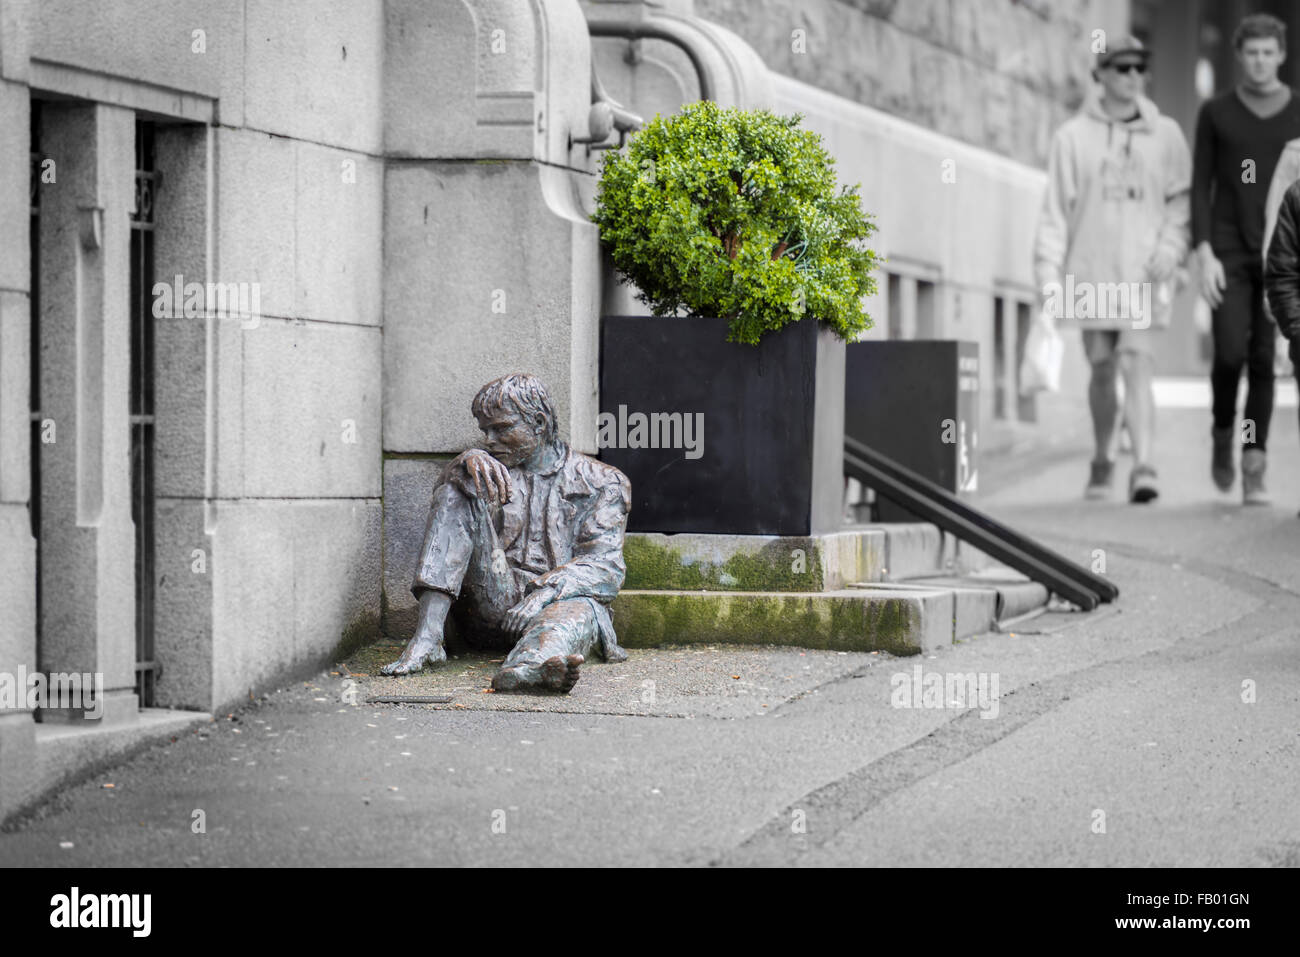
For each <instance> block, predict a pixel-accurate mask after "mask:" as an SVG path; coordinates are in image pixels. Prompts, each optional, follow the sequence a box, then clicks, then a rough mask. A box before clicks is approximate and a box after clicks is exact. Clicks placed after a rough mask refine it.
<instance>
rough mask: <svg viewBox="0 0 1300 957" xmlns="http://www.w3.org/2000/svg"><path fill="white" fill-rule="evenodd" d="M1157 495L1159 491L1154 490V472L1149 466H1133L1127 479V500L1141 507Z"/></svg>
mask: <svg viewBox="0 0 1300 957" xmlns="http://www.w3.org/2000/svg"><path fill="white" fill-rule="evenodd" d="M1159 495H1160V490H1159V489H1158V488H1156V470H1155V469H1153V468H1152V467H1151V466H1149V465H1138V466H1135V467H1134V469H1133V472H1132V473H1131V474H1130V475H1129V477H1128V500H1129V501H1130V502H1136V503H1137V504H1139V505H1142V504H1145V503H1146V502H1150V501H1152V500H1154V499H1155V498H1156V497H1158V496H1159Z"/></svg>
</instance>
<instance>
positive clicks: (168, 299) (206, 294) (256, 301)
mask: <svg viewBox="0 0 1300 957" xmlns="http://www.w3.org/2000/svg"><path fill="white" fill-rule="evenodd" d="M153 314H154V318H155V319H181V318H184V319H200V318H203V317H205V316H211V317H213V318H214V319H238V320H240V325H241V326H242V327H243V328H245V329H256V328H257V326H258V324H259V323H260V322H261V315H262V284H261V283H256V282H196V281H193V280H191V281H189V282H186V281H185V277H184V276H182V275H181V274H179V273H177V274H176V277H175V278H174V279H173V280H172V281H171V282H169V283H168V282H156V283H154V284H153Z"/></svg>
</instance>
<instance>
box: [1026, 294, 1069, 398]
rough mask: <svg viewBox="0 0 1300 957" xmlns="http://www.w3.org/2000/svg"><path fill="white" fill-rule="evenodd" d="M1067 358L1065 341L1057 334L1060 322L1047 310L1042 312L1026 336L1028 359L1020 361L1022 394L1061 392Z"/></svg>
mask: <svg viewBox="0 0 1300 957" xmlns="http://www.w3.org/2000/svg"><path fill="white" fill-rule="evenodd" d="M1064 359H1065V340H1064V339H1062V338H1061V333H1060V332H1059V331H1057V328H1056V320H1055V319H1053V318H1052V314H1051V313H1050V312H1048V311H1047V310H1046V309H1040V310H1039V312H1038V318H1037V319H1035V320H1034V323H1033V325H1031V326H1030V327H1029V335H1028V336H1026V337H1025V356H1024V358H1023V359H1022V360H1021V361H1020V394H1021V395H1023V396H1030V395H1033V394H1034V393H1036V392H1059V391H1060V389H1061V363H1062V362H1063V361H1064Z"/></svg>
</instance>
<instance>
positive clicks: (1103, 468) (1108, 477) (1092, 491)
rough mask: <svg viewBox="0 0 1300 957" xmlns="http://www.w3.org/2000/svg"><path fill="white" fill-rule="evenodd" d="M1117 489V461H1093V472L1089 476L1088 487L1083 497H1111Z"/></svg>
mask: <svg viewBox="0 0 1300 957" xmlns="http://www.w3.org/2000/svg"><path fill="white" fill-rule="evenodd" d="M1114 489H1115V463H1114V462H1093V463H1092V474H1091V475H1090V476H1089V477H1088V487H1087V488H1086V489H1084V492H1083V497H1084V498H1090V499H1094V500H1095V499H1102V498H1110V495H1111V492H1112V491H1114Z"/></svg>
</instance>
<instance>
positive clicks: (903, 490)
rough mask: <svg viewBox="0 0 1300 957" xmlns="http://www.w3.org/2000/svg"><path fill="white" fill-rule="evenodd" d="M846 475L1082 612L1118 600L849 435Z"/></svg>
mask: <svg viewBox="0 0 1300 957" xmlns="http://www.w3.org/2000/svg"><path fill="white" fill-rule="evenodd" d="M844 471H845V473H846V474H847V475H849V476H851V477H853V478H855V479H857V480H858V481H859V482H861V483H862V484H863V485H866V486H868V487H870V488H873V489H875V490H876V494H877V495H881V496H883V497H885V498H887V499H889V500H890V501H891V502H894V503H895V504H897V505H900V506H902V507H903V508H905V509H907V510H908V511H909V512H912V513H913V514H915V515H916V516H918V517H919V518H921V519H922V520H924V521H927V522H933V523H934V524H935V525H937V526H939V527H940V528H942V529H943V530H944V531H946V532H949V533H951V534H953V535H955V536H957V537H958V538H959V539H961V540H962V541H964V542H969V543H970V544H972V545H974V546H975V547H976V548H978V549H979V550H980V551H982V552H985V553H987V554H988V555H991V556H992V557H994V558H996V559H997V560H998V561H1000V562H1004V563H1006V564H1007V565H1009V566H1010V567H1012V568H1014V569H1015V570H1016V571H1018V572H1021V573H1022V574H1024V575H1028V576H1029V577H1030V578H1031V579H1033V580H1034V581H1036V582H1041V583H1042V584H1043V585H1044V586H1046V587H1047V588H1048V589H1050V590H1051V591H1054V592H1056V593H1057V594H1058V595H1060V596H1061V597H1062V598H1066V599H1068V600H1069V601H1072V602H1074V603H1075V604H1076V605H1078V606H1079V607H1080V608H1082V609H1084V610H1085V611H1091V610H1092V609H1094V608H1096V607H1097V605H1098V604H1100V603H1103V602H1111V601H1114V600H1115V599H1116V598H1118V597H1119V589H1118V588H1117V587H1115V585H1114V583H1112V582H1109V581H1107V580H1106V579H1104V578H1102V577H1101V576H1099V575H1095V574H1093V573H1092V572H1090V571H1088V570H1087V569H1086V568H1084V567H1082V566H1081V565H1079V564H1077V563H1075V562H1072V561H1070V560H1069V559H1068V558H1066V557H1065V556H1064V555H1061V554H1060V553H1059V552H1055V551H1052V550H1051V549H1050V548H1047V547H1046V546H1044V545H1041V544H1039V543H1038V542H1036V541H1034V540H1033V539H1031V538H1028V537H1026V536H1025V535H1022V534H1020V533H1019V532H1017V531H1015V530H1014V529H1010V528H1008V527H1007V526H1005V525H1003V524H1002V523H1000V522H998V521H996V520H995V519H993V518H991V517H990V516H988V515H986V514H985V513H983V512H981V511H980V510H979V509H976V508H973V507H972V506H971V505H969V504H967V503H966V502H964V501H962V500H961V499H960V498H958V497H957V496H956V495H954V494H952V493H951V492H949V491H948V490H947V489H945V488H943V487H941V486H939V485H936V484H935V483H934V482H931V481H930V480H929V479H927V478H925V477H924V476H922V475H918V474H917V473H915V472H913V471H912V470H911V469H909V468H906V467H904V466H902V465H899V464H898V463H897V462H895V461H894V460H893V459H891V458H889V457H887V456H884V455H881V454H880V453H879V452H877V451H875V450H874V449H872V448H871V447H869V446H867V445H864V444H863V443H861V442H859V441H857V440H856V439H853V438H850V437H848V436H845V438H844Z"/></svg>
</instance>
